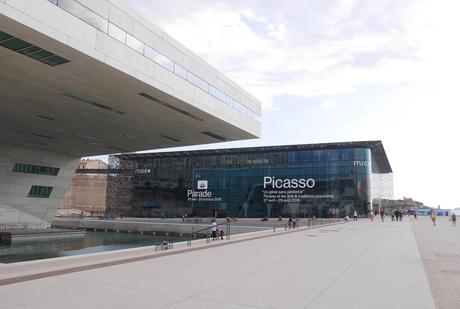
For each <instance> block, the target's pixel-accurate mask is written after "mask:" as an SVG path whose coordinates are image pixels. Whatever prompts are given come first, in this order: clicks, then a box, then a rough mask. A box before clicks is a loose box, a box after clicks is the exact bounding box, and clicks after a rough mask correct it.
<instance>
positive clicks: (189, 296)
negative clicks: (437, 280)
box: [0, 219, 434, 309]
mask: <svg viewBox="0 0 460 309" xmlns="http://www.w3.org/2000/svg"><path fill="white" fill-rule="evenodd" d="M223 241H225V240H223ZM0 271H1V269H0ZM0 299H1V302H0V308H5V309H6V308H8V309H14V308H34V309H39V308H47V309H50V308H98V309H101V308H213V309H214V308H219V309H221V308H366V309H368V308H392V309H395V308H434V303H433V298H432V295H431V292H430V288H429V284H428V279H427V276H426V274H425V271H424V268H423V264H422V260H421V258H420V255H419V252H418V250H417V244H416V241H415V238H414V235H413V233H412V231H411V227H410V224H409V223H408V222H401V223H400V222H398V223H397V222H385V223H381V222H378V221H376V222H373V223H371V222H370V221H369V220H365V219H363V220H361V221H359V222H357V223H354V222H350V223H348V224H343V225H335V226H328V227H323V228H318V229H313V230H304V231H299V232H295V233H289V234H284V235H280V236H276V237H269V238H263V239H257V240H251V241H247V242H241V243H235V244H231V245H228V246H221V247H213V248H210V249H206V250H200V251H193V252H186V253H182V254H178V255H171V256H165V257H160V258H156V259H151V260H145V261H141V262H135V263H129V264H124V265H119V266H112V267H107V268H101V269H95V270H90V271H82V272H77V273H72V274H66V275H60V276H55V277H49V278H44V279H39V280H33V281H27V282H22V283H16V284H11V285H6V286H3V287H0Z"/></svg>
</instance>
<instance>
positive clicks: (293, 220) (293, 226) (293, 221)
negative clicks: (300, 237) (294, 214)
mask: <svg viewBox="0 0 460 309" xmlns="http://www.w3.org/2000/svg"><path fill="white" fill-rule="evenodd" d="M295 224H296V223H295V218H294V219H292V228H293V229H294V230H295Z"/></svg>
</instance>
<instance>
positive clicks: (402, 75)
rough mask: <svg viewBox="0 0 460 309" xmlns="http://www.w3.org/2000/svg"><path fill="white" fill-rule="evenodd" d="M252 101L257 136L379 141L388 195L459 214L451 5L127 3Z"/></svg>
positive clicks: (459, 45) (459, 125)
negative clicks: (387, 169) (388, 173)
mask: <svg viewBox="0 0 460 309" xmlns="http://www.w3.org/2000/svg"><path fill="white" fill-rule="evenodd" d="M126 3H127V4H128V5H130V6H131V7H132V8H134V9H135V10H136V11H139V12H140V13H141V14H143V15H144V16H145V17H147V18H148V19H149V20H151V21H152V23H154V24H156V25H157V26H159V27H160V28H162V29H163V30H165V31H166V32H167V33H169V34H170V35H171V36H172V37H174V38H175V39H177V40H178V41H179V42H181V43H182V44H183V45H185V46H186V47H188V48H189V49H190V50H192V51H193V52H194V53H196V54H197V55H198V56H199V57H201V58H203V59H204V60H205V61H207V62H208V63H210V64H211V65H212V66H214V67H215V68H217V69H218V70H219V71H221V72H222V73H224V74H226V75H227V76H228V77H230V78H231V79H232V80H234V81H235V82H236V83H238V84H239V85H241V86H242V87H243V88H244V89H245V90H247V91H248V92H250V93H251V94H253V95H254V96H255V97H256V98H258V99H259V100H260V101H261V102H262V107H263V115H262V136H261V138H260V139H255V140H248V141H241V142H231V143H220V144H212V145H201V146H196V147H187V149H190V148H192V149H203V148H224V147H240V146H263V145H283V144H302V143H319V142H340V141H361V140H382V142H383V145H384V147H385V150H386V153H387V156H388V158H389V161H390V164H391V166H392V169H393V172H394V197H395V198H402V197H411V198H414V199H416V200H419V201H422V202H424V203H425V204H426V205H429V206H438V205H440V206H441V208H455V207H460V200H459V199H458V197H457V195H456V192H457V190H459V188H458V187H459V186H460V181H459V180H458V177H459V176H460V167H459V164H457V162H456V161H457V160H456V159H457V155H458V154H459V148H460V147H459V134H458V133H459V132H460V119H459V116H460V108H459V107H458V106H459V103H460V94H459V91H458V88H459V86H460V85H459V78H458V75H459V72H460V40H459V37H460V36H459V30H458V29H460V18H458V16H457V12H458V11H459V9H460V1H449V0H437V1H434V0H433V1H432V0H407V1H402V0H285V1H274V0H260V1H257V0H252V1H251V0H244V1H243V0H232V1H230V0H228V1H219V0H199V1H185V0H182V1H181V0H167V1H166V0H156V1H148V0H129V1H128V0H126Z"/></svg>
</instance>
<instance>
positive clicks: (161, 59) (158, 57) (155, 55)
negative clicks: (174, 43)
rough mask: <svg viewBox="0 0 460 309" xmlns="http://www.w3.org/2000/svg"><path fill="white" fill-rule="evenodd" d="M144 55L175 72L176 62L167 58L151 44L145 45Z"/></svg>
mask: <svg viewBox="0 0 460 309" xmlns="http://www.w3.org/2000/svg"><path fill="white" fill-rule="evenodd" d="M144 55H145V56H146V57H147V58H149V59H151V60H153V61H155V62H156V63H157V64H159V65H161V66H162V67H164V68H166V69H168V70H169V71H171V72H174V62H172V61H171V60H169V59H168V58H166V57H165V56H163V55H162V54H160V53H159V52H157V51H156V50H155V49H153V48H151V47H150V46H147V45H145V50H144Z"/></svg>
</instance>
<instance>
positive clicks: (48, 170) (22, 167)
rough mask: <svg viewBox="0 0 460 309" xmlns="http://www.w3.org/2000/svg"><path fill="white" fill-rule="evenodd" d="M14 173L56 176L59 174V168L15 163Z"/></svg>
mask: <svg viewBox="0 0 460 309" xmlns="http://www.w3.org/2000/svg"><path fill="white" fill-rule="evenodd" d="M13 172H15V173H29V174H39V175H50V176H56V175H57V174H58V173H59V168H58V167H50V166H42V165H32V164H24V163H15V164H14V167H13Z"/></svg>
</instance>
